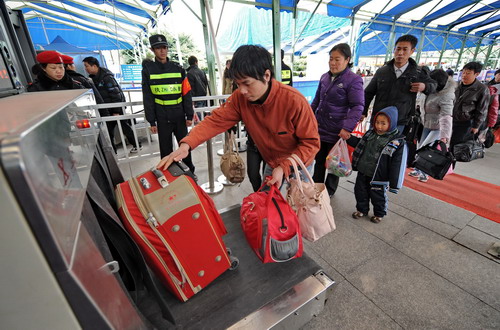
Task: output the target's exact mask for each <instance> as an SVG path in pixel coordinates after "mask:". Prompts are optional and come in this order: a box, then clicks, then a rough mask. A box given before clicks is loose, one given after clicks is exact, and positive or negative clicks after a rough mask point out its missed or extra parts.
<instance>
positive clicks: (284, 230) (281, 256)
mask: <svg viewBox="0 0 500 330" xmlns="http://www.w3.org/2000/svg"><path fill="white" fill-rule="evenodd" d="M265 185H266V183H264V184H263V185H262V187H260V189H259V190H258V191H257V192H254V193H252V194H250V195H248V196H247V197H245V198H243V204H242V205H241V210H240V221H241V228H242V229H243V232H244V233H245V237H246V239H247V241H248V244H249V245H250V247H251V248H252V250H253V251H254V252H255V254H257V257H259V259H260V260H261V261H262V262H263V263H268V262H284V261H288V260H291V259H294V258H298V257H300V256H302V250H303V245H302V235H301V232H300V225H299V220H298V218H297V214H296V213H295V212H294V211H293V210H292V208H291V206H290V205H289V204H288V202H287V201H286V200H285V199H284V198H283V196H282V195H281V193H280V191H279V189H278V188H277V187H276V186H275V185H273V186H271V187H270V189H269V191H268V192H265V191H262V188H263V187H264V186H265Z"/></svg>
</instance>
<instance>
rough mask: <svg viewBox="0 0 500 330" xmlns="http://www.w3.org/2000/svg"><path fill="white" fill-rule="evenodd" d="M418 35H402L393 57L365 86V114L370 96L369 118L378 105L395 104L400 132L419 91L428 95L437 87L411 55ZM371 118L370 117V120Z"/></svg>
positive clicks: (376, 110) (364, 113)
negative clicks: (371, 108) (371, 110)
mask: <svg viewBox="0 0 500 330" xmlns="http://www.w3.org/2000/svg"><path fill="white" fill-rule="evenodd" d="M417 43H418V39H417V38H416V37H414V36H412V35H409V34H407V35H403V36H401V37H399V38H398V40H397V41H396V46H395V47H394V58H393V59H392V60H390V61H389V62H387V63H386V64H385V65H384V66H383V67H381V68H380V69H378V70H377V72H375V75H374V76H373V78H372V79H371V81H370V83H369V84H368V86H366V89H365V109H364V111H363V116H367V115H368V110H369V108H370V104H371V102H372V100H373V99H374V98H375V102H374V104H373V112H372V118H374V115H376V114H377V112H379V111H380V110H381V109H384V108H386V107H389V106H395V107H396V108H397V109H398V123H397V126H398V130H399V131H400V132H402V133H403V134H406V132H404V128H405V126H406V125H407V124H408V122H409V121H410V118H411V117H412V116H413V115H414V114H415V100H416V97H417V93H418V92H423V93H424V94H426V95H429V94H431V93H433V92H435V91H436V86H437V84H436V82H435V81H434V80H432V79H431V78H430V77H429V75H428V74H427V72H426V71H425V70H422V69H421V68H419V67H418V65H417V62H415V60H414V59H412V58H411V57H410V56H411V55H412V54H413V53H414V52H415V48H416V47H417ZM372 122H373V121H372Z"/></svg>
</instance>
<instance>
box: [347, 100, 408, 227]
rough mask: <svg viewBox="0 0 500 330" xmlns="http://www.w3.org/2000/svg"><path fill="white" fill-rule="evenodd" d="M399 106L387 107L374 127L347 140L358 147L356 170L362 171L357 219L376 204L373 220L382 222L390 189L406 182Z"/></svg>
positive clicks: (356, 187) (354, 157)
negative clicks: (399, 124)
mask: <svg viewBox="0 0 500 330" xmlns="http://www.w3.org/2000/svg"><path fill="white" fill-rule="evenodd" d="M397 122H398V110H397V108H396V107H392V106H391V107H387V108H385V109H382V110H380V111H379V112H377V113H376V114H375V116H374V118H373V128H372V129H370V130H368V131H367V132H366V133H365V135H363V137H362V138H358V137H355V136H351V137H350V138H349V139H348V140H347V143H348V144H349V145H351V146H353V147H355V149H354V152H353V155H352V167H353V170H355V171H358V175H357V177H356V183H355V184H354V196H355V198H356V211H355V212H354V213H353V214H352V217H353V218H354V219H359V218H361V217H364V216H367V215H368V212H369V210H370V201H371V203H372V205H373V216H372V217H371V218H370V221H371V222H374V223H379V222H380V221H382V219H383V217H384V216H385V215H386V214H387V205H388V201H387V193H386V192H387V190H389V191H390V192H392V193H396V194H397V193H398V191H399V189H401V187H402V186H403V180H404V173H405V168H406V157H407V148H406V142H405V139H404V136H403V135H401V133H399V131H398V129H397V126H396V124H397Z"/></svg>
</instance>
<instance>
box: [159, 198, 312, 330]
mask: <svg viewBox="0 0 500 330" xmlns="http://www.w3.org/2000/svg"><path fill="white" fill-rule="evenodd" d="M239 212H240V206H239V205H235V206H233V207H230V208H228V209H225V210H223V212H222V213H221V215H222V218H223V220H224V223H225V224H226V227H227V230H228V232H229V233H228V234H227V235H226V236H224V241H225V242H226V245H227V246H228V247H230V248H231V250H232V254H233V255H234V256H236V257H238V259H239V260H240V265H239V267H238V268H237V269H236V270H233V271H226V272H225V273H224V274H222V276H220V277H219V278H218V279H216V280H215V281H214V282H213V283H211V284H210V286H208V287H207V288H205V289H203V290H202V291H201V292H200V293H198V294H197V295H195V296H194V297H193V298H191V299H190V300H189V301H187V302H185V303H181V302H179V301H177V300H176V299H175V298H174V297H173V296H172V295H168V297H167V300H168V303H169V305H170V306H171V308H172V313H173V314H174V315H175V317H176V321H177V325H178V326H179V327H181V328H185V329H226V328H227V327H229V326H231V325H233V324H234V323H236V322H238V321H240V320H242V319H244V318H245V317H246V316H248V315H249V314H251V313H253V312H255V311H257V310H258V309H259V308H261V307H262V306H264V305H266V304H268V303H270V302H272V301H273V300H274V299H276V298H277V297H278V296H280V295H282V294H284V293H285V292H287V291H289V290H290V289H291V288H292V287H293V286H295V285H296V284H298V283H300V282H302V281H304V280H305V279H306V278H310V277H311V275H314V274H315V273H317V272H318V271H319V270H320V267H319V266H318V265H317V264H316V263H315V262H314V261H313V260H312V259H311V258H309V257H308V256H307V255H304V256H303V257H302V258H299V259H294V260H292V261H289V262H285V263H271V264H262V262H261V261H260V260H259V259H258V258H257V256H256V255H255V253H254V252H253V251H252V250H251V249H250V247H249V246H248V244H247V242H246V239H245V236H244V234H243V231H242V230H241V226H240V215H239Z"/></svg>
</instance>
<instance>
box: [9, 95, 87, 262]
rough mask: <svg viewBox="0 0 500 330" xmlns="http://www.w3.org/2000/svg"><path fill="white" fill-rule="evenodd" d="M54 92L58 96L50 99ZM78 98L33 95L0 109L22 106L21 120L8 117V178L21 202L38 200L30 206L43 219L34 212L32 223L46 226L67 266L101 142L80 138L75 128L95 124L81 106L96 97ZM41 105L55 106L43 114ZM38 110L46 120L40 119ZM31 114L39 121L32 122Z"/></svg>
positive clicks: (84, 137)
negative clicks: (85, 122) (89, 122)
mask: <svg viewBox="0 0 500 330" xmlns="http://www.w3.org/2000/svg"><path fill="white" fill-rule="evenodd" d="M63 92H73V91H63ZM50 93H55V96H54V95H47V94H50ZM78 94H80V95H78ZM78 94H76V95H77V97H76V98H75V93H58V92H48V93H28V94H23V95H19V96H14V97H10V98H6V99H3V100H0V108H4V107H6V108H9V107H11V106H12V107H13V106H14V105H12V104H10V102H3V101H4V100H5V101H7V100H9V99H10V100H14V99H16V98H17V99H19V100H20V101H21V102H17V103H16V105H15V106H16V107H17V110H18V111H16V113H17V114H18V115H19V116H18V118H17V119H16V117H15V116H14V117H12V116H9V115H7V116H6V121H5V122H7V123H8V124H10V125H12V126H10V132H6V133H5V135H4V137H3V139H2V141H1V142H2V154H1V156H2V162H3V164H4V167H5V168H6V171H7V174H8V175H7V176H8V177H9V173H10V174H11V175H10V179H11V184H13V185H14V187H13V188H14V189H15V190H17V191H18V192H19V193H18V196H19V197H18V198H19V199H20V200H21V202H23V201H25V202H27V201H28V200H29V199H31V198H30V197H32V198H33V199H34V200H35V201H36V204H37V205H36V206H35V205H30V207H31V208H33V207H35V208H38V209H39V210H40V211H41V214H37V212H33V213H31V212H30V213H31V214H28V218H29V216H33V218H32V219H30V221H31V222H32V224H33V223H34V224H35V225H43V224H42V223H40V222H41V221H46V223H47V225H48V230H49V231H50V232H51V233H52V237H53V238H54V239H55V240H56V242H57V245H58V248H59V249H60V250H61V252H62V254H63V256H64V259H65V260H64V261H65V263H66V265H67V264H68V263H69V259H70V257H71V252H72V250H73V244H74V241H75V237H76V229H77V226H78V222H79V221H80V214H81V208H82V205H83V198H84V196H85V188H86V184H87V182H88V178H89V175H90V166H91V164H92V159H93V155H94V149H95V145H96V141H97V138H96V136H94V135H86V136H83V135H82V134H80V132H79V131H80V130H79V129H78V128H77V127H76V125H75V122H76V121H77V120H82V119H89V114H87V113H80V112H78V111H77V108H76V107H77V105H84V104H88V103H91V102H93V95H92V97H90V95H89V93H84V92H83V95H82V91H80V92H79V93H78ZM63 95H64V97H63ZM39 96H40V97H39ZM51 96H52V97H51ZM46 98H49V100H47V99H46ZM53 99H54V102H52V103H51V102H50V100H53ZM10 100H9V101H10ZM61 100H65V102H64V101H63V104H64V103H66V105H65V106H64V105H63V104H60V103H59V102H60V101H61ZM2 103H7V104H5V105H2ZM40 103H41V104H44V105H46V104H47V103H50V104H52V106H51V107H47V108H45V109H43V110H42V109H40V108H38V105H39V104H40ZM35 109H37V110H38V111H39V112H40V113H41V114H42V115H43V116H37V115H35V114H34V113H35ZM44 110H45V111H44ZM2 115H3V114H2ZM30 115H34V116H35V118H36V119H32V118H29V116H30ZM23 120H24V121H23ZM2 121H3V120H2ZM5 122H4V124H5ZM71 133H73V138H71ZM75 142H78V143H75ZM23 185H25V187H22V186H23ZM27 195H31V196H27ZM24 198H26V200H24ZM40 216H41V217H43V220H42V219H41V218H40ZM58 270H60V269H56V271H58Z"/></svg>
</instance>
